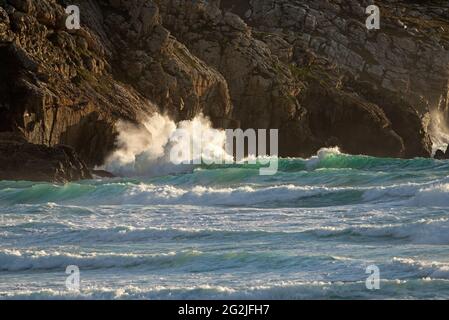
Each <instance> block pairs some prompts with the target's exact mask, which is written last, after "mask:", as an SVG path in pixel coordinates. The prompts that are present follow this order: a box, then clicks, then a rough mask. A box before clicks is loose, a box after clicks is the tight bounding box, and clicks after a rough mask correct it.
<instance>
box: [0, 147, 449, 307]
mask: <svg viewBox="0 0 449 320" xmlns="http://www.w3.org/2000/svg"><path fill="white" fill-rule="evenodd" d="M448 207H449V162H447V161H446V162H444V161H437V160H431V159H414V160H398V159H378V158H371V157H364V156H348V155H344V154H340V153H338V152H331V151H328V152H321V153H320V155H319V156H317V157H314V158H312V159H307V160H303V159H282V160H280V163H279V172H278V174H277V175H275V176H259V171H258V167H257V166H250V165H240V166H227V167H220V166H211V167H201V168H196V169H195V170H194V171H193V172H188V173H184V174H179V175H173V176H164V177H157V178H134V179H118V178H117V179H109V180H91V181H83V182H79V183H70V184H66V185H57V184H48V183H30V182H10V181H3V182H0V239H1V242H0V298H32V299H33V298H50V299H52V298H53V299H54V298H56V299H60V298H80V299H83V298H88V299H89V298H94V299H110V298H116V299H176V298H178V299H184V298H186V299H219V298H223V299H228V298H229V299H259V298H261V299H302V298H309V299H320V298H324V299H327V298H330V299H353V298H356V299H358V298H362V299H377V298H401V299H408V298H446V299H447V298H449V208H448ZM68 265H77V266H78V267H79V268H80V271H81V275H80V279H81V287H80V291H79V292H72V291H68V290H67V289H66V287H65V280H66V277H67V275H66V274H65V269H66V267H67V266H68ZM369 265H376V266H377V267H378V268H379V270H380V278H381V281H380V289H379V290H368V289H367V288H366V286H365V280H366V278H367V277H368V276H369V274H366V268H367V266H369Z"/></svg>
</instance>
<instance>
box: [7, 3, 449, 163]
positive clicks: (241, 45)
mask: <svg viewBox="0 0 449 320" xmlns="http://www.w3.org/2000/svg"><path fill="white" fill-rule="evenodd" d="M371 3H372V1H356V0H334V1H331V0H316V1H304V0H221V1H219V0H210V1H206V0H197V1H192V0H126V1H125V0H98V1H94V0H76V1H75V0H73V1H63V0H58V1H57V0H39V1H37V0H0V84H1V85H0V131H2V132H15V133H20V134H21V135H23V136H24V137H25V139H26V140H27V141H28V142H30V143H33V144H39V145H46V146H49V147H52V146H55V145H59V144H64V145H69V146H71V147H73V148H74V149H75V150H76V152H77V153H78V154H79V155H80V157H81V158H82V159H84V161H85V162H86V163H87V165H88V166H90V167H93V166H95V165H100V164H102V162H103V161H104V159H105V157H106V156H107V155H108V153H109V152H111V151H112V150H113V148H114V141H115V136H116V132H115V123H116V121H117V120H119V119H125V120H128V121H131V122H136V123H138V122H139V121H140V120H141V118H142V117H143V116H144V115H146V114H151V113H154V112H162V113H167V114H169V115H170V116H171V117H172V118H173V119H175V120H177V121H178V120H183V119H190V118H192V117H194V116H195V115H197V114H199V113H204V114H205V115H206V116H208V117H210V118H211V120H212V122H213V124H214V125H215V126H217V127H226V128H228V127H236V126H240V127H242V128H244V129H245V128H256V129H258V128H277V129H279V130H280V153H281V155H283V156H310V155H311V154H313V153H315V152H316V151H317V150H318V149H319V148H321V147H325V146H339V147H340V148H341V149H342V151H344V152H348V153H356V154H359V153H361V154H368V155H375V156H393V157H415V156H424V157H427V156H430V153H431V144H432V142H431V138H430V136H429V131H428V126H429V121H430V120H429V119H430V117H429V111H431V110H438V111H440V112H441V113H443V114H444V115H445V116H446V120H447V121H448V123H449V4H448V3H447V2H446V1H437V0H435V1H425V2H423V1H405V0H402V1H401V0H397V1H393V0H383V1H380V0H379V1H376V4H377V5H378V6H379V7H380V8H381V28H380V30H371V31H368V30H367V28H366V27H365V20H366V18H367V15H366V14H365V8H366V7H367V6H368V5H369V4H371ZM72 4H76V5H78V6H79V7H80V10H81V11H80V12H81V23H82V28H81V29H80V30H68V29H67V28H66V27H65V19H66V14H65V12H64V8H65V7H66V6H68V5H72Z"/></svg>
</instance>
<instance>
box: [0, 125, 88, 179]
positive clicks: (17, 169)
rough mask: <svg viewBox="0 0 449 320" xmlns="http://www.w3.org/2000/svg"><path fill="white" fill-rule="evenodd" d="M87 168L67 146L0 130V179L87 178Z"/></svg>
mask: <svg viewBox="0 0 449 320" xmlns="http://www.w3.org/2000/svg"><path fill="white" fill-rule="evenodd" d="M90 178H92V176H91V175H90V172H89V169H88V168H87V166H86V165H85V164H84V162H83V161H82V160H81V159H80V158H79V156H78V155H77V154H76V152H75V151H74V150H73V149H72V148H71V147H68V146H62V145H56V146H54V147H47V146H44V145H37V144H32V143H28V142H27V141H26V139H25V138H24V137H22V136H20V135H17V134H13V133H5V132H3V133H0V180H27V181H51V182H67V181H76V180H81V179H90Z"/></svg>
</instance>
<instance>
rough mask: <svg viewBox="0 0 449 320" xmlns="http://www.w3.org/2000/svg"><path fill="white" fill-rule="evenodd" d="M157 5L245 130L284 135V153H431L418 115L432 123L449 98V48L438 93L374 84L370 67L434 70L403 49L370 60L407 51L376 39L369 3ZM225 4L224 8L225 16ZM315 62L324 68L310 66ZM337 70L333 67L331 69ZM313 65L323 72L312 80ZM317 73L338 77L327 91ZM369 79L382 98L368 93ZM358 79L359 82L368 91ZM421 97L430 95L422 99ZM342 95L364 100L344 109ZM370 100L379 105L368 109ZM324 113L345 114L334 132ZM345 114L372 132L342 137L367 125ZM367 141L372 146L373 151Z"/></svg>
mask: <svg viewBox="0 0 449 320" xmlns="http://www.w3.org/2000/svg"><path fill="white" fill-rule="evenodd" d="M159 3H160V8H161V12H162V16H163V21H164V25H165V26H166V27H167V28H169V29H170V31H172V33H173V34H174V35H175V36H176V37H177V38H178V39H180V41H182V42H184V43H186V44H187V45H188V47H189V49H190V50H191V51H192V52H194V53H195V54H196V55H198V56H199V57H201V58H202V59H203V60H204V61H206V62H208V63H209V64H211V65H212V66H214V67H215V68H216V69H218V70H219V71H220V72H221V73H222V74H223V75H224V77H225V78H226V80H227V81H228V83H229V87H230V92H231V97H232V101H233V103H234V113H233V114H234V117H235V118H237V119H238V120H240V121H241V125H242V127H244V128H254V127H256V128H257V127H260V128H266V127H274V128H279V129H280V136H281V154H282V155H290V156H308V155H310V153H313V152H314V151H316V149H318V148H320V147H323V146H327V145H329V144H330V145H332V144H333V143H332V142H335V141H338V145H339V146H340V147H341V148H342V149H343V150H344V151H346V152H351V153H364V154H371V155H377V156H379V155H380V156H401V157H414V156H429V155H430V152H431V141H430V138H429V136H428V135H427V134H426V130H425V128H423V124H422V123H421V119H420V118H421V117H422V118H424V115H425V114H426V112H427V106H428V105H430V104H431V103H432V101H436V99H437V97H440V96H441V95H442V94H444V93H446V94H447V88H446V91H445V89H444V88H442V87H441V84H443V83H444V81H446V82H447V79H448V76H447V73H446V70H447V68H446V67H445V66H446V62H445V61H446V60H447V58H448V56H447V52H446V51H445V49H444V48H439V49H438V50H439V51H438V55H437V56H438V57H439V58H441V60H439V61H438V64H437V65H434V66H433V68H434V69H438V68H440V69H441V71H440V73H439V74H438V75H436V76H434V75H432V76H434V77H435V82H438V83H439V84H440V86H439V87H438V86H437V87H432V90H431V91H430V90H428V88H429V86H428V84H427V87H425V88H424V90H422V91H416V90H415V87H420V86H421V84H419V83H418V84H415V85H414V86H415V87H411V86H409V87H408V91H405V90H402V89H403V88H402V87H401V86H399V85H396V84H395V85H391V86H386V85H385V84H386V83H387V82H388V81H389V78H388V77H387V76H386V77H383V78H382V77H381V78H372V77H371V76H370V72H369V71H368V69H370V70H371V69H372V68H377V67H379V68H383V69H385V71H382V74H380V76H382V75H384V74H385V75H390V74H395V77H396V76H397V74H399V73H400V72H403V69H404V70H405V68H408V69H407V72H408V77H409V78H412V75H414V74H415V73H414V72H419V74H420V77H419V78H420V79H421V80H422V79H423V78H424V77H427V73H426V70H425V68H421V69H420V70H418V69H417V70H414V69H413V66H414V63H415V62H414V60H413V61H412V60H411V59H412V58H414V57H415V56H417V55H416V53H415V52H413V51H410V50H408V51H407V50H405V49H404V50H403V51H401V56H400V58H399V59H401V64H398V63H397V62H396V61H392V60H391V59H390V60H388V61H387V62H385V63H380V62H377V61H376V60H375V59H374V58H373V57H371V56H370V55H369V53H370V50H374V51H375V53H378V54H379V56H378V57H377V59H379V61H382V59H385V58H386V55H388V56H389V57H390V56H394V57H396V51H397V50H399V49H397V48H395V47H393V46H389V47H382V41H380V40H382V39H383V38H382V37H383V36H382V35H381V34H380V32H377V33H374V32H371V33H370V32H368V31H367V30H366V27H365V26H364V24H362V23H361V22H360V21H362V22H363V23H364V22H365V19H366V17H367V16H366V15H365V12H364V8H365V7H366V6H368V2H367V3H366V5H365V4H360V3H359V2H357V1H350V0H346V1H339V2H336V3H333V4H330V3H328V2H327V1H317V2H313V3H310V2H306V1H282V0H279V1H276V0H271V1H268V0H267V1H249V0H248V1H245V0H243V1H234V0H222V1H207V2H206V1H196V2H191V1H182V0H180V1H159ZM217 6H219V7H220V8H221V9H223V10H218V9H217ZM234 13H235V14H234ZM340 16H341V17H340ZM334 24H335V25H334ZM354 28H356V29H357V30H353V29H354ZM387 30H389V29H388V28H387ZM401 32H402V30H401V29H400V28H399V33H401ZM339 33H341V37H340V34H339ZM390 33H392V32H390ZM379 34H380V35H379ZM369 37H371V40H370V39H369ZM385 37H387V36H385ZM359 38H363V40H362V39H359ZM343 39H344V40H343ZM395 39H396V38H395ZM401 41H402V38H401V40H399V42H400V43H402V42H404V41H407V43H408V42H409V41H411V40H410V39H409V38H407V40H404V41H402V42H401ZM442 41H444V39H442ZM340 42H341V43H340ZM371 42H372V43H371ZM421 42H423V41H421ZM327 43H329V45H328V47H326V45H327ZM343 44H345V45H346V46H343ZM402 44H403V43H402ZM340 46H341V48H340ZM364 46H365V47H364ZM373 46H374V49H373V48H372V47H373ZM422 46H423V48H425V49H423V51H422V52H420V53H419V55H418V56H417V58H416V59H419V61H421V63H431V61H433V57H432V58H431V59H430V58H429V50H428V48H429V46H428V44H427V43H426V42H425V41H424V42H423V44H422ZM435 46H438V45H435ZM362 49H363V50H364V52H366V55H363V56H361V55H360V54H361V53H360V52H361V51H362ZM432 49H436V47H432ZM330 53H333V55H332V54H330ZM343 58H344V59H343ZM429 59H430V60H429ZM445 59H446V60H445ZM312 64H313V65H316V66H317V67H318V68H310V65H312ZM329 64H332V65H333V68H329V67H328V65H329ZM399 68H402V69H401V70H399ZM315 69H316V70H320V71H324V74H322V73H323V72H319V73H315V74H312V76H314V77H310V76H309V75H307V76H304V74H305V73H309V72H310V71H311V70H312V71H313V70H315ZM387 71H388V72H387ZM395 71H397V72H396V73H395ZM316 77H318V78H320V80H326V79H328V78H329V79H333V80H332V81H328V82H327V88H323V86H322V84H321V81H313V79H314V78H316ZM311 80H312V81H311ZM409 80H410V79H409ZM365 82H366V83H369V84H370V86H371V87H372V89H371V90H370V91H371V92H375V93H376V95H377V96H374V95H372V94H371V95H365V96H363V94H364V91H366V90H365V87H366V86H365V85H363V83H365ZM409 82H410V81H409ZM354 83H361V84H362V85H361V86H360V87H361V88H358V86H355V85H354ZM422 88H423V87H420V89H422ZM323 90H324V92H325V95H327V99H324V100H322V103H325V105H319V106H317V105H316V103H315V101H316V99H311V98H310V97H312V96H316V97H317V98H318V99H319V98H320V91H323ZM390 91H391V92H390ZM419 92H422V94H426V96H425V97H423V96H422V95H421V94H415V93H419ZM412 93H413V94H412ZM344 96H346V97H347V96H354V98H353V100H354V101H357V103H349V104H348V105H345V107H344V108H341V107H339V106H338V105H339V104H340V102H341V97H344ZM389 97H393V101H389V100H388V99H387V98H389ZM440 100H441V99H440ZM367 104H370V105H371V107H370V108H365V106H366V105H367ZM323 108H324V111H326V112H328V113H340V114H339V115H337V114H336V116H335V117H332V119H333V120H332V121H331V122H329V121H328V122H326V123H327V125H328V126H327V127H326V128H325V129H326V130H324V131H321V130H320V131H317V129H316V128H323V125H320V126H317V125H316V123H317V121H318V122H319V121H320V119H319V114H320V112H319V111H318V110H323ZM328 109H329V110H328ZM374 109H376V110H374ZM396 109H398V110H399V111H398V110H396ZM415 109H416V110H418V111H420V112H419V113H417V112H415ZM351 110H352V111H351ZM351 112H353V114H351ZM401 113H404V114H405V118H407V120H406V121H404V120H403V119H401V117H400V116H399V117H398V114H401ZM376 114H382V115H383V118H384V120H385V121H377V119H378V117H377V116H375V115H376ZM317 115H318V119H317V118H316V116H317ZM346 117H349V118H351V119H353V120H355V119H357V117H361V118H363V119H369V120H368V121H366V122H365V124H364V125H365V126H366V130H365V132H364V133H363V132H361V131H360V134H358V135H352V136H349V135H344V137H342V132H339V131H338V129H336V128H338V127H342V128H346V129H345V130H346V131H347V133H350V132H351V131H352V132H354V130H351V129H352V127H353V126H354V127H356V126H358V125H359V123H358V122H357V121H355V122H354V121H346V120H345V118H346ZM322 121H323V122H324V121H325V119H322ZM362 122H363V121H362ZM314 128H315V129H314ZM334 129H335V130H334ZM379 132H382V136H385V137H387V136H389V137H391V139H392V140H399V141H396V142H392V143H390V144H382V142H380V141H379V139H377V138H376V137H375V136H370V135H371V134H374V133H379ZM349 139H350V140H349ZM366 141H371V142H372V143H373V144H372V145H371V147H370V145H369V144H366Z"/></svg>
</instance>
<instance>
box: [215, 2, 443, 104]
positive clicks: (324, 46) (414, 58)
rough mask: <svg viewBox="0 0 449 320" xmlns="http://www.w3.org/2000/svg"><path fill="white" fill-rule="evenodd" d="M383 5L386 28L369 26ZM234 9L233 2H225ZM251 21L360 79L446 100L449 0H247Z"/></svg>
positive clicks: (416, 97) (410, 96)
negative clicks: (374, 9)
mask: <svg viewBox="0 0 449 320" xmlns="http://www.w3.org/2000/svg"><path fill="white" fill-rule="evenodd" d="M370 4H376V5H377V6H379V7H380V14H381V28H380V30H372V31H368V30H367V28H366V27H365V20H366V18H367V15H366V13H365V8H367V7H368V5H370ZM222 6H223V7H226V8H231V7H232V6H233V1H232V0H231V1H229V0H223V1H222ZM239 6H240V7H247V11H246V15H245V16H244V17H245V19H246V21H247V22H248V24H250V25H251V26H253V27H255V28H257V29H258V30H261V31H265V32H274V33H278V34H283V35H285V38H286V39H288V42H289V43H290V44H291V45H292V46H293V47H295V46H301V47H305V48H308V49H310V50H312V51H313V52H314V53H316V54H317V55H320V56H324V57H326V58H328V59H329V60H330V61H332V62H333V63H335V64H337V65H338V66H339V67H341V68H343V69H345V70H347V71H349V72H350V73H351V74H352V75H354V77H356V78H357V79H359V80H363V81H369V82H372V83H375V84H376V85H377V86H378V87H379V88H383V89H385V90H390V91H393V92H397V93H401V94H403V95H404V96H405V97H406V98H407V100H408V101H409V102H411V103H412V104H414V105H418V104H419V102H420V100H421V98H424V100H425V102H427V103H428V104H429V105H430V106H432V107H437V106H438V104H440V103H441V100H442V99H444V100H445V101H444V103H445V104H447V101H446V99H447V92H448V80H449V18H448V17H449V4H448V3H447V2H446V1H438V0H437V1H425V2H419V1H404V0H402V1H401V0H395V1H387V0H385V1H371V0H363V1H359V0H342V1H326V0H317V1H298V0H293V1H292V0H243V1H239Z"/></svg>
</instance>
